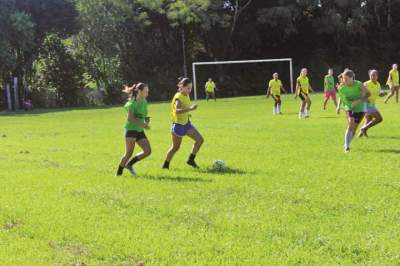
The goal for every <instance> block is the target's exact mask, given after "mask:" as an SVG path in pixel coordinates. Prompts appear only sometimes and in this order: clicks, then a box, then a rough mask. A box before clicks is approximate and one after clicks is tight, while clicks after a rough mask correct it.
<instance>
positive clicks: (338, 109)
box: [336, 97, 342, 114]
mask: <svg viewBox="0 0 400 266" xmlns="http://www.w3.org/2000/svg"><path fill="white" fill-rule="evenodd" d="M341 105H342V99H341V98H340V97H339V101H338V102H337V106H336V113H337V114H340V106H341Z"/></svg>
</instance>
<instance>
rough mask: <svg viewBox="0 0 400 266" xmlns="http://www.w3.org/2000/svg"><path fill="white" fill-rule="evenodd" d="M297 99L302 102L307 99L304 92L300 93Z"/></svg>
mask: <svg viewBox="0 0 400 266" xmlns="http://www.w3.org/2000/svg"><path fill="white" fill-rule="evenodd" d="M299 98H300V99H301V100H302V101H303V102H304V101H305V100H307V98H308V94H307V93H304V92H300V94H299Z"/></svg>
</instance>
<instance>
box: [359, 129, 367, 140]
mask: <svg viewBox="0 0 400 266" xmlns="http://www.w3.org/2000/svg"><path fill="white" fill-rule="evenodd" d="M364 136H365V137H367V138H368V134H367V130H365V129H363V128H362V129H360V133H359V134H358V137H359V138H362V137H364Z"/></svg>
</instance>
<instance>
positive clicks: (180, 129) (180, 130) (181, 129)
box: [171, 122, 194, 137]
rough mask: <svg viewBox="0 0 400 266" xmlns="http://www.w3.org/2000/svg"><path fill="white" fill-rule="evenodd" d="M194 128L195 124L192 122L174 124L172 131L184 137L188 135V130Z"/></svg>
mask: <svg viewBox="0 0 400 266" xmlns="http://www.w3.org/2000/svg"><path fill="white" fill-rule="evenodd" d="M192 128H194V126H193V125H192V123H190V122H189V123H187V124H186V125H181V124H172V127H171V132H172V133H173V134H174V135H176V136H178V137H184V136H186V134H187V132H188V131H189V130H190V129H192Z"/></svg>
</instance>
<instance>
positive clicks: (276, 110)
mask: <svg viewBox="0 0 400 266" xmlns="http://www.w3.org/2000/svg"><path fill="white" fill-rule="evenodd" d="M271 97H272V99H274V109H273V110H272V114H274V115H276V114H277V113H278V99H277V97H276V96H275V95H271Z"/></svg>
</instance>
